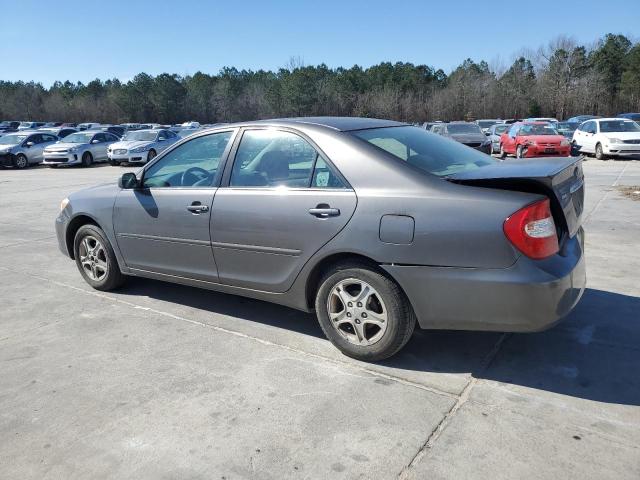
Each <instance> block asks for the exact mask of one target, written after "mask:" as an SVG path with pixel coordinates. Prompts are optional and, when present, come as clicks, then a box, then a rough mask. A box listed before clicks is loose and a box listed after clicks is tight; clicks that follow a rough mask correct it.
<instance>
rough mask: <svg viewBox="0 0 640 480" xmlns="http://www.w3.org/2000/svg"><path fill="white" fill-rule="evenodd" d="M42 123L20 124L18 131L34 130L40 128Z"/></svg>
mask: <svg viewBox="0 0 640 480" xmlns="http://www.w3.org/2000/svg"><path fill="white" fill-rule="evenodd" d="M43 125H44V122H20V125H19V126H18V130H35V129H36V128H39V127H42V126H43Z"/></svg>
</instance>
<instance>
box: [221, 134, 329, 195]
mask: <svg viewBox="0 0 640 480" xmlns="http://www.w3.org/2000/svg"><path fill="white" fill-rule="evenodd" d="M317 157H318V152H316V150H315V149H314V148H313V147H312V146H311V145H309V143H308V142H307V141H305V140H304V139H303V138H302V137H300V136H298V135H296V134H294V133H290V132H284V131H279V130H271V129H268V130H247V131H246V132H244V134H243V135H242V140H241V141H240V145H239V147H238V151H237V153H236V156H235V160H234V164H233V170H232V172H231V180H230V182H229V185H230V186H232V187H287V188H305V187H309V185H310V182H311V175H312V172H313V168H314V165H315V162H316V159H317Z"/></svg>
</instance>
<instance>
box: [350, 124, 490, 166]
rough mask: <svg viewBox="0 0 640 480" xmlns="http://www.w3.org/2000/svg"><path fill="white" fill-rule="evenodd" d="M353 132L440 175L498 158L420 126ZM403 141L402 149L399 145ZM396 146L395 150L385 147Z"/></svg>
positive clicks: (400, 157) (413, 163) (401, 157)
mask: <svg viewBox="0 0 640 480" xmlns="http://www.w3.org/2000/svg"><path fill="white" fill-rule="evenodd" d="M351 134H352V135H354V136H356V137H358V138H361V139H362V140H365V141H367V142H368V143H370V144H372V145H375V146H376V147H378V148H380V149H382V150H385V151H386V152H388V153H390V154H392V155H394V156H395V157H397V158H399V159H401V160H405V161H407V162H408V163H410V164H411V165H413V166H415V167H417V168H419V169H420V170H423V171H425V172H428V173H432V174H434V175H438V176H445V175H452V174H454V173H458V172H463V171H467V170H475V169H477V168H481V167H484V166H485V165H491V164H494V163H496V161H495V160H494V159H493V158H492V157H490V156H489V155H485V154H484V153H480V152H478V151H477V150H474V149H471V148H469V147H467V146H465V145H462V144H461V143H458V142H454V141H451V140H449V139H446V138H443V137H440V136H437V135H429V134H428V133H427V132H425V131H424V130H422V129H421V128H416V127H385V128H374V129H369V130H360V131H356V132H352V133H351ZM396 143H399V144H401V145H402V146H403V148H402V149H399V148H397V147H396V146H395V145H396ZM387 145H394V147H393V148H392V149H388V148H385V146H387Z"/></svg>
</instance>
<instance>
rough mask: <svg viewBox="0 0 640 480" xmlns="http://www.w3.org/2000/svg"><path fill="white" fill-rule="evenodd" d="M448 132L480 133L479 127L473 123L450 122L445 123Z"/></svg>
mask: <svg viewBox="0 0 640 480" xmlns="http://www.w3.org/2000/svg"><path fill="white" fill-rule="evenodd" d="M447 132H449V133H453V134H456V133H482V132H481V131H480V127H479V126H478V125H476V124H475V123H450V124H449V125H447Z"/></svg>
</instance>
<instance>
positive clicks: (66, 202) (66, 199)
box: [60, 198, 69, 211]
mask: <svg viewBox="0 0 640 480" xmlns="http://www.w3.org/2000/svg"><path fill="white" fill-rule="evenodd" d="M67 205H69V199H68V198H65V199H64V200H62V201H61V202H60V211H62V210H64V209H65V207H66V206H67Z"/></svg>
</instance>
